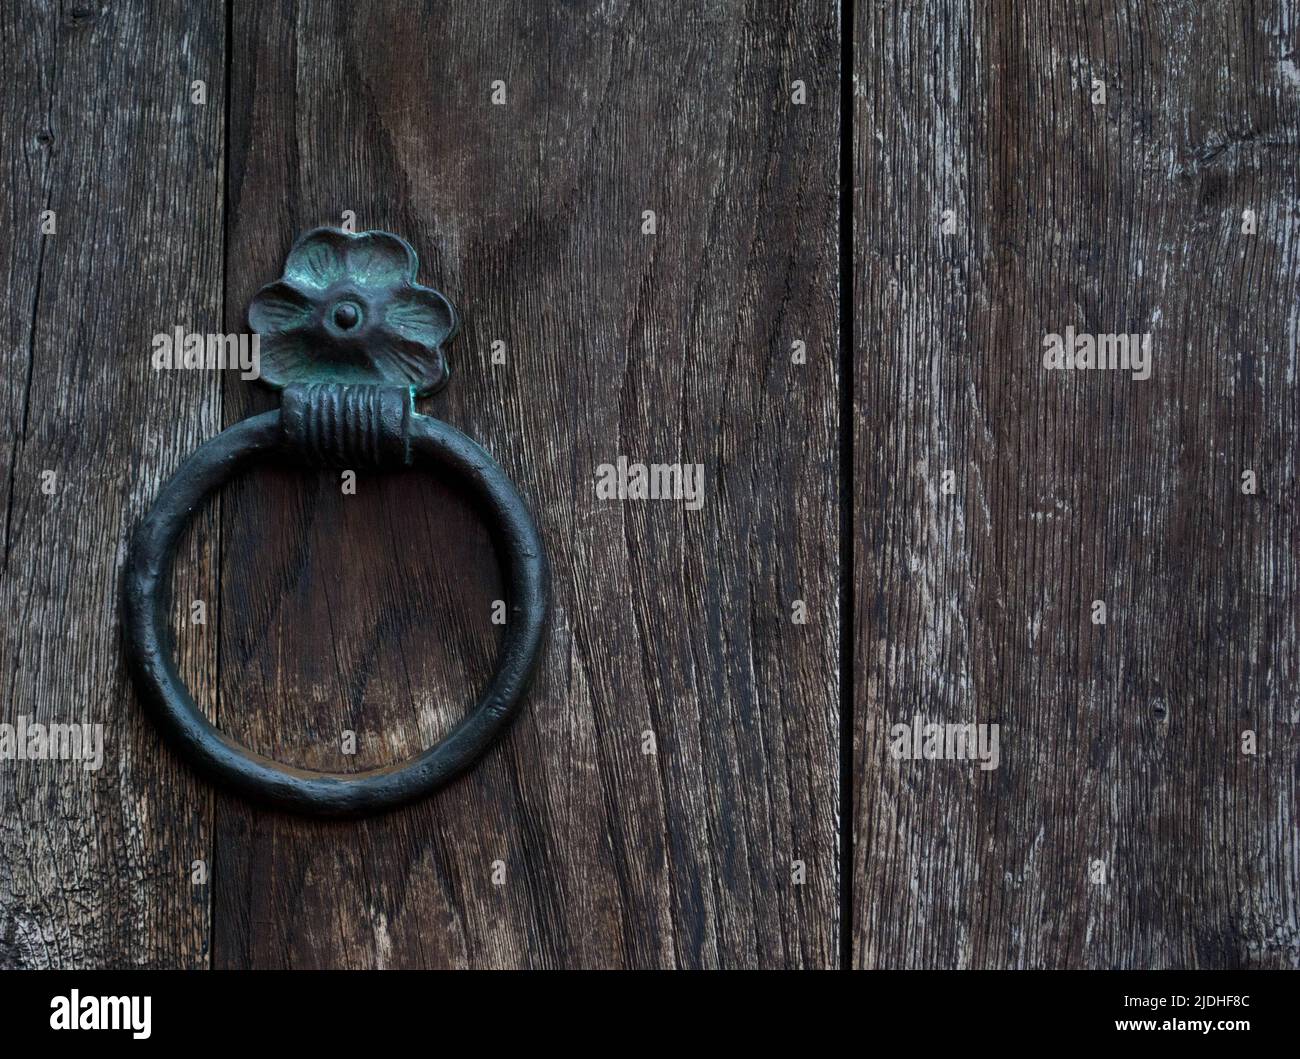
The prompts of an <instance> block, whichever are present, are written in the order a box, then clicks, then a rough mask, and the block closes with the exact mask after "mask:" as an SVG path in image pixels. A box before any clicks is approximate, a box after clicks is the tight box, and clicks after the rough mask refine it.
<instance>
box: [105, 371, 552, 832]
mask: <svg viewBox="0 0 1300 1059" xmlns="http://www.w3.org/2000/svg"><path fill="white" fill-rule="evenodd" d="M323 389H328V388H323ZM376 392H377V391H376ZM399 392H400V391H399ZM352 393H353V394H355V393H356V391H352ZM338 394H344V397H346V399H347V400H353V399H354V398H353V397H352V396H351V395H348V394H347V393H346V392H345V391H343V390H336V391H335V396H336V397H337V395H338ZM393 397H394V395H393V394H392V392H391V391H390V392H389V393H388V394H387V395H383V399H382V401H381V400H379V399H376V400H374V401H372V402H371V404H372V406H373V407H372V409H371V411H373V412H374V415H373V416H372V419H371V421H370V425H371V428H372V429H369V430H367V431H362V432H360V434H359V436H358V437H356V438H354V439H353V440H354V441H355V442H359V444H360V446H361V447H362V448H367V449H368V450H371V452H370V454H371V455H372V456H374V457H375V459H374V460H373V461H372V462H373V463H374V464H375V465H380V464H382V463H384V462H400V463H401V464H403V465H424V466H428V467H433V468H439V469H443V470H447V471H450V472H451V473H452V475H453V476H454V477H455V479H457V480H458V482H459V483H460V484H461V485H463V486H464V487H466V488H467V489H468V491H469V492H470V494H471V496H472V497H473V498H474V499H475V500H476V501H477V502H478V505H477V506H478V507H479V510H480V511H481V513H482V515H483V517H484V518H485V521H486V522H487V525H488V529H489V532H490V533H491V536H492V540H493V544H494V546H495V550H496V554H497V560H498V562H499V563H500V564H501V566H502V572H503V575H504V583H505V585H506V594H507V597H508V605H509V614H510V617H509V621H508V622H507V625H506V628H505V636H504V640H503V643H502V645H501V650H500V654H499V656H498V665H497V671H496V674H495V675H494V676H493V678H492V680H491V682H490V684H489V685H488V688H487V690H486V691H485V692H484V693H483V695H482V697H481V698H480V699H479V701H478V704H477V705H476V706H475V707H474V709H473V710H472V712H471V713H470V714H469V715H468V716H467V717H465V718H464V719H463V720H462V721H461V722H460V723H459V724H458V725H457V726H456V727H455V729H453V730H452V731H451V732H450V733H449V734H448V735H447V736H446V737H445V738H444V739H443V740H442V741H441V742H439V743H438V744H437V745H436V746H433V747H431V748H430V749H428V750H425V751H424V752H422V753H421V754H419V755H418V756H416V757H414V758H412V759H410V760H409V761H406V762H404V763H401V764H397V765H386V766H382V767H380V768H373V769H369V770H365V771H360V772H354V773H339V772H318V771H313V770H309V769H301V768H294V767H291V766H289V765H284V764H281V763H280V762H277V761H275V760H273V759H271V758H268V757H264V756H262V755H260V754H257V753H254V752H253V751H251V750H249V749H247V748H246V747H244V746H241V745H240V744H239V743H237V742H235V741H234V740H233V739H231V738H229V737H228V736H226V735H225V734H223V733H222V732H221V731H220V730H219V729H218V728H216V727H215V726H214V725H213V724H212V723H211V722H210V721H209V720H208V719H207V718H206V717H205V716H204V715H203V713H202V711H201V710H200V709H199V707H198V706H197V705H196V703H195V702H194V698H193V696H192V695H191V694H190V691H189V689H188V688H187V687H186V686H185V684H184V682H183V681H182V680H181V678H180V675H179V674H178V673H177V671H176V664H175V661H174V660H173V658H172V636H171V628H170V623H169V620H168V609H169V608H168V597H169V586H170V580H171V570H172V562H173V557H174V552H175V547H176V542H177V539H178V538H179V537H180V534H181V531H182V530H183V529H184V527H185V524H186V523H187V522H188V521H189V518H190V516H191V515H192V514H193V512H194V511H195V510H196V509H197V507H198V506H199V504H200V502H201V501H202V500H203V498H204V497H205V496H206V495H208V494H209V493H211V492H213V491H214V490H216V489H217V488H218V487H219V486H220V485H221V484H222V483H223V482H225V481H226V480H227V479H229V478H231V477H232V476H234V475H235V474H236V473H238V472H240V471H242V470H244V469H245V468H247V467H248V466H249V465H250V464H252V463H254V462H255V461H257V460H258V459H259V458H261V457H264V456H267V455H272V454H275V453H277V452H285V453H288V454H290V455H294V456H297V457H300V458H301V457H303V456H304V455H308V456H310V455H322V454H321V453H318V452H314V451H313V449H314V448H317V447H319V444H320V443H321V442H322V440H323V442H324V443H325V445H326V447H328V444H329V443H330V441H331V440H332V439H334V438H335V435H332V434H331V433H330V432H329V431H325V432H322V431H320V430H319V429H315V428H314V427H313V423H315V424H316V426H319V423H320V421H321V417H320V416H319V415H316V416H315V418H314V419H313V415H312V414H311V413H312V409H313V407H315V406H314V405H313V404H312V400H316V401H317V402H318V401H319V398H312V399H311V400H307V399H303V398H302V397H301V394H293V393H288V394H287V395H286V403H285V405H284V406H283V407H282V408H281V409H278V410H276V411H272V412H266V413H264V414H262V415H257V416H253V417H251V418H249V419H245V420H243V421H242V422H239V423H236V424H235V425H234V426H232V427H230V428H229V429H227V430H225V431H223V432H222V433H221V434H218V435H217V436H216V437H215V438H212V439H211V440H210V441H208V442H206V443H205V444H203V445H201V446H200V447H199V448H198V449H196V450H195V452H194V453H193V455H191V456H190V457H189V459H188V460H186V462H185V463H184V464H183V465H182V466H181V468H180V469H179V470H178V471H177V472H176V474H175V476H174V477H173V478H172V479H171V480H170V481H169V482H168V483H167V484H166V485H165V486H164V487H163V490H162V492H161V493H160V494H159V496H158V499H157V501H156V502H155V504H154V507H153V509H152V510H151V511H150V512H149V514H148V515H147V516H146V517H145V519H144V521H143V522H142V523H141V525H140V527H139V529H138V530H137V532H136V536H135V539H134V541H133V543H132V548H131V553H130V556H129V558H128V560H127V566H126V575H125V586H124V587H125V590H124V594H123V625H124V637H125V644H126V656H127V660H128V664H129V667H130V671H131V674H132V678H133V679H134V681H135V685H136V688H137V690H138V692H139V695H140V699H141V702H142V703H143V704H144V706H145V708H146V709H147V710H148V711H149V713H150V715H151V716H152V717H153V719H154V721H155V723H156V724H157V725H158V726H159V727H160V728H161V729H162V731H163V732H164V734H165V735H166V736H167V737H168V738H169V739H170V740H171V742H172V744H173V745H174V746H175V748H176V749H177V750H178V751H179V752H180V753H181V754H182V755H183V756H184V757H185V758H186V759H187V760H188V761H189V762H190V763H191V764H192V765H193V766H194V767H195V768H196V769H197V770H199V772H200V773H202V774H203V775H205V776H207V777H209V778H211V779H213V780H216V781H218V782H222V783H225V784H226V785H228V786H229V787H231V788H232V789H233V790H235V791H237V792H238V793H240V794H243V795H245V796H247V797H250V798H253V799H256V800H259V801H262V802H264V803H267V804H270V805H272V806H274V807H276V808H280V809H286V810H290V811H293V812H299V813H307V814H312V815H317V816H335V817H340V816H359V815H363V814H366V813H372V812H378V811H381V810H385V809H391V808H394V807H396V806H398V805H402V804H404V803H406V802H409V801H412V800H414V799H416V798H419V797H421V796H424V795H427V794H430V793H432V792H433V791H435V790H437V789H438V788H440V787H442V786H443V785H445V784H446V783H448V782H450V781H451V780H453V779H455V778H456V777H457V776H459V775H460V774H461V773H463V772H464V771H465V770H466V769H467V768H469V766H470V765H472V764H473V763H474V761H475V760H476V759H477V758H478V757H479V756H480V755H481V754H482V753H483V752H484V751H485V750H486V749H487V748H488V746H489V745H490V744H491V743H492V742H493V740H495V739H496V738H497V737H498V736H499V735H500V734H501V732H502V731H503V730H504V729H505V727H506V726H507V725H508V724H509V722H510V721H511V719H512V718H513V717H514V716H515V714H516V713H517V712H518V707H519V703H520V698H521V696H522V694H523V692H524V690H525V689H526V688H527V686H528V682H529V680H530V678H531V676H532V671H533V667H534V665H535V663H536V661H537V658H538V655H539V651H540V648H541V645H542V638H543V630H544V627H545V621H546V609H547V596H548V591H549V585H548V582H549V577H548V572H547V565H546V557H545V553H544V551H543V549H542V543H541V539H540V538H539V536H538V533H537V529H536V527H535V526H534V524H533V520H532V518H531V517H530V516H529V514H528V510H527V508H526V507H525V506H524V503H523V501H522V499H520V496H519V494H518V493H517V492H516V491H515V488H514V486H513V485H512V484H511V482H510V480H509V479H508V478H507V477H506V475H505V472H503V471H502V470H501V468H500V467H498V466H497V464H496V462H495V461H494V460H493V459H492V457H491V456H490V455H488V453H487V452H486V451H484V450H483V449H482V448H481V447H480V446H479V445H477V444H476V443H475V442H474V441H472V440H471V439H470V438H468V437H466V436H465V435H464V434H462V433H461V432H460V431H459V430H456V429H455V428H454V427H451V426H449V425H448V424H446V423H443V422H442V421H441V420H438V419H435V418H433V417H431V416H424V415H418V414H416V413H415V412H414V410H413V408H412V406H411V395H410V394H407V393H402V396H401V397H400V398H397V399H396V401H400V402H404V407H402V406H401V405H400V404H398V403H395V401H394V400H393ZM395 408H396V409H397V410H396V411H394V409H395ZM304 409H305V410H306V413H308V414H305V415H304ZM363 411H365V409H363ZM381 415H387V416H389V419H390V420H392V421H388V422H385V423H384V424H382V425H381V424H380V423H379V422H378V418H379V417H380V416H381ZM313 431H314V432H313ZM384 447H387V448H388V449H390V450H391V449H392V448H393V447H397V448H399V449H400V450H401V451H399V452H396V453H392V452H390V453H389V455H395V456H397V457H398V459H397V460H395V461H387V460H385V459H383V458H382V457H383V456H384V452H381V451H380V449H381V448H384ZM323 455H324V456H326V457H329V456H331V455H333V456H335V457H337V455H338V453H329V452H326V453H324V454H323ZM327 462H328V461H327ZM335 462H336V463H337V460H336V461H335Z"/></svg>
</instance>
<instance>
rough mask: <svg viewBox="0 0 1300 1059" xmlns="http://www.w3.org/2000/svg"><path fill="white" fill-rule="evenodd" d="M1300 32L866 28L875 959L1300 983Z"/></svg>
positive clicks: (865, 841)
mask: <svg viewBox="0 0 1300 1059" xmlns="http://www.w3.org/2000/svg"><path fill="white" fill-rule="evenodd" d="M1295 19H1296V11H1295V8H1294V5H1292V4H1289V3H1265V4H1249V5H1242V4H1235V3H1206V4H1193V3H1168V4H1164V3H1162V4H1150V3H1099V4H1087V5H1083V4H1052V5H1045V6H1044V5H1022V4H1014V3H1009V2H1002V3H990V4H978V5H970V4H966V3H956V2H953V3H947V2H933V3H924V4H911V5H895V4H892V3H860V4H859V5H858V6H857V17H856V23H857V24H856V27H855V37H856V55H855V69H854V75H855V81H854V89H855V97H854V122H855V130H856V138H855V152H854V169H855V189H854V201H855V207H856V208H855V222H856V236H857V238H856V260H855V294H854V298H855V305H856V309H857V314H856V320H855V331H856V335H855V347H856V348H855V358H854V362H855V369H856V376H855V393H856V409H857V418H856V421H855V425H854V452H855V495H856V497H857V514H858V527H859V530H858V537H857V549H856V553H855V557H854V565H855V568H856V575H857V598H856V606H855V613H856V615H857V635H856V656H855V658H856V671H857V676H858V688H857V697H856V710H855V731H856V773H855V776H854V793H855V800H856V804H857V812H856V827H855V836H854V838H855V841H854V850H855V855H854V863H853V865H852V869H853V876H854V878H853V884H854V885H853V905H854V917H853V927H852V930H853V948H854V958H855V961H856V963H857V964H858V965H859V966H863V967H918V966H925V967H1060V966H1070V967H1117V966H1135V967H1236V966H1251V967H1277V966H1295V965H1296V964H1297V963H1300V909H1298V907H1297V900H1298V899H1297V893H1298V887H1297V883H1298V881H1300V859H1298V856H1300V855H1298V852H1297V851H1298V849H1300V846H1298V844H1297V810H1298V808H1300V807H1298V806H1297V736H1296V720H1297V705H1296V704H1297V701H1298V696H1300V680H1298V678H1300V672H1298V669H1300V658H1298V657H1297V653H1296V644H1297V635H1296V634H1297V628H1296V623H1297V618H1298V616H1300V590H1298V586H1297V575H1298V567H1297V551H1298V550H1297V539H1298V538H1297V530H1298V529H1300V526H1298V524H1297V519H1298V518H1300V514H1298V512H1297V507H1296V502H1295V489H1296V485H1297V446H1298V445H1300V431H1298V430H1297V428H1298V427H1300V422H1298V414H1300V398H1298V393H1300V391H1298V390H1297V379H1296V349H1297V310H1296V305H1297V294H1298V293H1300V292H1298V291H1297V279H1296V277H1297V254H1298V253H1300V229H1297V223H1296V193H1297V178H1296V172H1297V165H1296V163H1297V158H1298V157H1300V67H1297V61H1298V60H1297V57H1296V37H1295V34H1296V20H1295ZM1094 78H1096V79H1098V80H1099V81H1102V82H1104V84H1105V87H1106V100H1105V102H1104V103H1100V102H1098V103H1094V102H1093V94H1094V91H1095V88H1094V85H1093V79H1094ZM945 210H952V211H954V215H955V218H956V226H955V227H956V230H955V232H954V233H953V234H951V235H945V234H944V233H943V231H942V227H941V224H942V214H943V211H945ZM1245 210H1253V211H1254V213H1255V215H1256V217H1257V231H1256V233H1255V234H1254V235H1247V234H1243V233H1242V231H1241V228H1242V221H1243V211H1245ZM1067 325H1073V326H1074V327H1075V328H1077V329H1078V330H1080V331H1088V332H1092V333H1129V332H1137V333H1141V332H1151V333H1152V341H1153V356H1154V371H1153V374H1152V376H1151V378H1150V379H1148V380H1146V381H1135V380H1133V379H1132V378H1131V377H1130V376H1128V375H1121V374H1119V373H1116V372H1106V371H1092V372H1078V371H1076V372H1069V371H1056V372H1052V371H1046V370H1044V369H1043V367H1042V361H1041V357H1042V352H1043V345H1042V342H1043V337H1044V335H1045V334H1048V333H1051V332H1056V333H1061V332H1063V330H1064V328H1065V327H1066V326H1067ZM946 470H952V471H953V472H955V476H954V481H955V484H956V490H955V492H954V493H952V494H945V493H944V492H943V490H942V481H943V473H944V472H945V471H946ZM1247 470H1252V471H1254V473H1255V475H1256V476H1257V479H1258V492H1257V493H1255V494H1254V495H1246V494H1243V492H1242V474H1243V472H1244V471H1247ZM1094 600H1102V601H1104V602H1105V603H1106V606H1107V621H1106V624H1105V625H1095V624H1093V622H1092V603H1093V601H1094ZM917 715H920V716H921V717H923V718H924V719H925V720H927V721H931V722H983V723H994V722H996V723H998V724H1000V725H1001V729H1000V732H1001V746H1000V749H1001V763H1000V767H999V768H998V769H996V770H993V771H979V770H976V769H974V768H973V767H972V766H971V765H970V764H969V763H968V764H957V763H951V762H945V761H919V762H917V761H896V760H895V759H894V758H893V757H892V756H891V755H890V754H889V753H888V751H887V744H886V738H887V735H888V733H889V727H890V726H891V725H893V724H896V723H899V722H910V721H911V720H912V718H913V717H914V716H917ZM1247 731H1250V732H1253V733H1255V737H1256V739H1257V753H1256V754H1254V755H1253V756H1250V755H1247V754H1244V753H1243V752H1242V738H1243V734H1244V733H1245V732H1247ZM1098 865H1100V870H1098ZM846 870H847V869H846ZM1103 872H1104V881H1102V880H1103V874H1102V873H1103Z"/></svg>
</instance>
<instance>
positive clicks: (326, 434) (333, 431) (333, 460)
mask: <svg viewBox="0 0 1300 1059" xmlns="http://www.w3.org/2000/svg"><path fill="white" fill-rule="evenodd" d="M411 402H412V395H411V391H410V389H409V388H406V387H397V386H369V385H357V384H343V383H334V382H324V383H306V384H302V385H295V386H288V387H286V388H285V391H284V400H283V402H282V404H281V406H280V431H281V435H282V437H283V439H284V444H285V447H286V448H288V449H289V450H291V451H293V452H295V453H297V454H298V455H299V456H301V457H302V458H303V459H304V460H305V461H306V462H307V463H310V464H315V465H317V466H323V467H383V466H394V465H396V466H405V465H407V464H409V463H410V462H411V445H410V438H409V424H410V417H411V414H412V408H411Z"/></svg>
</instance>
